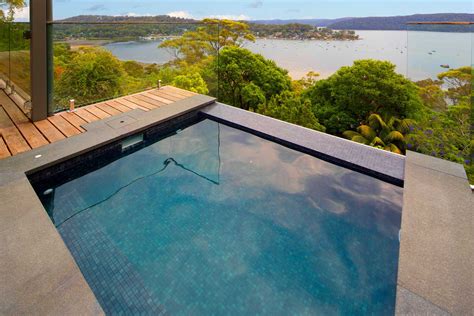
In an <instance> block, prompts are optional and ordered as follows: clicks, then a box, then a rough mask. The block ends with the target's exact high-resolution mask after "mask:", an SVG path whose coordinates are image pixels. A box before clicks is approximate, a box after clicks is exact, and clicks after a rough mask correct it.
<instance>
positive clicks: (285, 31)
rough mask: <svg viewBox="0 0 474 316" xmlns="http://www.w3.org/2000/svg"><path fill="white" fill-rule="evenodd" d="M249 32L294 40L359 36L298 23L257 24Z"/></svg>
mask: <svg viewBox="0 0 474 316" xmlns="http://www.w3.org/2000/svg"><path fill="white" fill-rule="evenodd" d="M250 29H251V31H252V32H253V33H254V34H256V35H257V36H258V37H269V38H284V39H295V40H307V39H311V40H324V41H327V40H358V39H359V35H357V34H356V33H355V32H354V31H349V30H340V31H338V30H332V29H330V28H318V27H316V26H312V25H308V24H300V23H290V24H283V25H280V24H257V23H253V24H251V25H250Z"/></svg>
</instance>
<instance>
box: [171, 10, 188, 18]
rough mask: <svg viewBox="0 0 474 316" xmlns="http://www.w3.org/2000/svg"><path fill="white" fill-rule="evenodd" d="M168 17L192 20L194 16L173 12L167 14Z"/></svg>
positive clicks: (182, 12)
mask: <svg viewBox="0 0 474 316" xmlns="http://www.w3.org/2000/svg"><path fill="white" fill-rule="evenodd" d="M167 16H170V17H172V18H181V19H192V18H193V16H192V15H191V14H190V13H189V12H186V11H173V12H170V13H168V14H167Z"/></svg>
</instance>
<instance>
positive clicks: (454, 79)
mask: <svg viewBox="0 0 474 316" xmlns="http://www.w3.org/2000/svg"><path fill="white" fill-rule="evenodd" d="M438 79H439V80H441V81H442V82H443V83H444V84H446V85H447V86H448V92H447V97H448V98H449V99H450V101H451V103H452V104H458V103H459V102H460V101H461V100H466V98H467V97H468V96H470V95H471V80H472V68H471V67H469V66H466V67H461V68H458V69H450V70H448V71H446V72H443V73H440V74H439V75H438Z"/></svg>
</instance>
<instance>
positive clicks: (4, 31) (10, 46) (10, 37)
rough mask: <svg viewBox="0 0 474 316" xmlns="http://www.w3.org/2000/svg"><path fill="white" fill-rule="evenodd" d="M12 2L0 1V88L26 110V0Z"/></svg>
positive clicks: (27, 54) (27, 65)
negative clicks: (12, 3) (2, 2)
mask: <svg viewBox="0 0 474 316" xmlns="http://www.w3.org/2000/svg"><path fill="white" fill-rule="evenodd" d="M15 3H16V4H15V5H11V4H10V2H8V1H7V2H5V3H4V4H3V5H2V4H0V13H1V16H0V88H1V89H5V90H6V91H7V93H8V94H9V95H10V97H11V98H12V100H14V101H15V102H16V103H17V104H18V105H19V106H20V107H22V108H23V110H25V112H27V111H28V109H26V107H25V105H27V104H28V103H29V101H31V97H30V95H31V82H30V40H29V39H28V37H29V31H30V24H29V22H26V21H28V20H29V17H28V16H29V11H28V10H29V9H28V3H29V2H28V1H25V2H24V3H20V2H15ZM17 21H22V22H17ZM23 21H25V22H23Z"/></svg>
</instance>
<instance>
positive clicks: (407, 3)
mask: <svg viewBox="0 0 474 316" xmlns="http://www.w3.org/2000/svg"><path fill="white" fill-rule="evenodd" d="M53 8H54V11H53V14H54V18H55V19H63V18H66V17H71V16H76V15H81V14H94V15H96V14H100V15H130V16H136V15H171V16H177V17H187V18H195V19H202V18H204V17H216V18H232V19H241V20H258V19H311V18H340V17H361V16H393V15H410V14H415V13H440V12H443V13H445V12H455V13H472V9H473V8H472V0H362V1H357V0H312V1H307V0H306V1H305V0H286V1H282V0H214V1H208V0H207V1H206V0H194V1H192V0H187V1H183V0H139V1H137V0H129V1H124V0H53ZM25 14H26V10H25V12H24V13H23V15H25ZM22 17H23V16H22ZM20 18H21V17H20Z"/></svg>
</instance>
